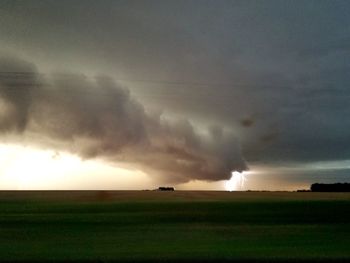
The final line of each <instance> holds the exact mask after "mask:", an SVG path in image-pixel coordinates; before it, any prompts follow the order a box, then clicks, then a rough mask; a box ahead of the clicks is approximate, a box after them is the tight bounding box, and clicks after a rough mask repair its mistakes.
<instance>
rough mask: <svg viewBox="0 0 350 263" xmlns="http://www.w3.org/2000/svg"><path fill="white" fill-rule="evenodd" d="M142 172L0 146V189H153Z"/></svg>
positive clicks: (49, 152)
mask: <svg viewBox="0 0 350 263" xmlns="http://www.w3.org/2000/svg"><path fill="white" fill-rule="evenodd" d="M153 184H154V183H153V182H152V181H151V179H150V178H149V177H148V176H147V175H146V174H145V173H143V172H141V171H137V170H128V169H123V168H120V167H116V166H114V165H111V164H108V163H106V162H104V161H102V160H97V159H96V160H82V159H81V158H79V157H78V156H76V155H73V154H70V153H67V152H58V151H54V150H42V149H38V148H33V147H29V146H20V145H13V144H0V190H5V189H6V190H39V189H40V190H62V189H65V190H77V189H81V190H90V189H99V190H100V189H108V190H115V189H121V190H127V189H135V190H137V189H143V188H150V187H153Z"/></svg>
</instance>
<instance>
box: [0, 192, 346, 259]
mask: <svg viewBox="0 0 350 263" xmlns="http://www.w3.org/2000/svg"><path fill="white" fill-rule="evenodd" d="M135 194H137V193H136V192H135ZM142 194H143V195H145V193H142ZM165 194H167V193H159V194H156V195H155V197H154V198H151V199H148V200H147V201H143V200H144V199H141V198H140V199H137V198H133V199H132V200H131V201H128V200H126V199H123V200H122V201H121V200H118V198H112V199H108V201H103V202H102V201H97V200H95V201H94V200H93V199H89V201H84V200H80V199H76V200H75V199H71V200H66V199H65V200H64V201H59V200H58V199H55V200H51V201H50V202H48V201H45V198H41V199H34V200H31V199H28V197H27V198H20V199H8V198H7V199H6V198H5V199H2V201H1V203H0V260H1V261H24V260H29V261H33V260H35V261H55V260H57V261H149V262H152V261H197V262H201V261H203V262H204V261H215V260H221V261H231V260H247V261H253V260H257V261H284V260H286V261H298V262H299V261H307V260H319V261H324V262H328V261H342V260H343V261H347V260H350V199H349V195H342V196H340V198H331V199H329V200H328V199H327V198H325V196H326V195H327V194H326V193H325V194H324V195H322V198H305V199H304V200H301V199H296V198H293V196H291V198H284V199H283V200H282V199H271V198H270V196H269V193H261V194H260V195H257V197H256V198H255V199H251V198H248V197H249V195H252V194H253V193H245V194H246V195H247V198H248V199H247V200H249V201H245V199H244V198H239V199H237V200H235V199H234V198H230V199H227V198H221V199H220V198H216V199H215V200H214V201H210V200H208V198H192V200H177V199H174V200H169V195H168V196H166V198H163V197H164V195H165ZM254 194H256V193H254ZM146 195H147V194H146ZM152 195H154V193H152ZM218 195H220V193H218ZM294 195H298V193H294ZM157 196H158V197H157ZM243 197H244V195H243Z"/></svg>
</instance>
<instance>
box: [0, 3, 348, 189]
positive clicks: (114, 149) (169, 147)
mask: <svg viewBox="0 0 350 263" xmlns="http://www.w3.org/2000/svg"><path fill="white" fill-rule="evenodd" d="M0 7H1V8H0V35H1V38H0V44H1V49H2V50H3V51H4V52H10V53H12V54H16V55H17V56H18V57H20V58H24V59H25V60H26V61H29V62H32V63H34V64H35V65H34V64H30V63H27V62H23V61H22V62H16V63H14V62H13V61H12V62H11V63H12V66H11V65H10V64H11V63H10V61H11V59H10V61H8V62H6V67H5V65H3V66H2V67H3V68H4V69H7V68H8V69H10V68H11V67H12V69H11V71H24V72H32V73H31V74H22V75H19V74H17V75H15V74H13V75H12V76H10V75H9V74H7V75H6V76H5V75H4V76H2V79H1V82H2V83H3V84H2V86H3V87H6V88H3V90H2V91H1V103H2V105H6V107H5V106H3V108H6V114H4V111H2V119H1V125H0V129H1V131H2V137H4V136H5V135H6V137H11V135H14V134H18V136H19V137H21V138H26V139H21V140H26V141H31V140H34V139H33V138H34V137H35V141H37V142H38V143H39V141H40V142H41V143H42V144H43V145H47V146H48V145H49V146H50V147H51V146H52V147H62V148H64V149H69V150H70V151H71V152H76V153H78V154H80V155H81V156H84V157H86V158H93V157H95V156H99V157H100V156H103V158H105V159H109V160H111V161H115V162H120V161H121V160H123V161H125V162H126V163H128V165H133V166H135V167H137V168H140V167H142V170H144V171H145V170H146V169H149V174H152V175H153V176H155V177H158V176H161V174H163V173H164V174H165V173H166V174H168V176H165V177H164V178H175V179H174V180H175V181H186V180H187V178H193V177H195V178H197V177H198V178H204V179H206V178H212V179H223V178H227V177H228V176H229V174H228V173H227V171H228V170H229V169H230V168H224V167H236V169H238V170H239V169H243V167H245V165H244V164H245V162H244V160H247V162H248V163H249V164H250V167H251V168H252V169H253V168H254V167H261V166H268V167H269V168H273V167H277V168H278V171H279V173H278V174H279V175H278V176H280V177H281V178H280V179H279V180H280V181H283V176H284V175H285V180H286V182H291V180H290V174H289V172H288V171H285V172H283V171H282V170H281V169H280V168H279V167H284V166H285V165H287V166H289V165H293V166H298V167H304V165H305V164H308V163H313V162H324V161H327V162H328V161H336V162H337V161H339V160H349V159H350V147H348V145H349V143H350V141H349V138H350V119H349V118H348V116H349V115H350V107H349V98H350V90H349V87H348V86H349V82H350V74H349V71H350V64H349V61H350V42H349V35H350V26H349V25H350V17H349V13H350V4H349V1H346V0H322V1H320V0H308V1H293V0H285V1H278V0H270V1H258V0H244V1H241V0H235V1H226V0H218V1H206V0H189V1H182V0H179V1H172V0H162V1H158V0H149V1H133V0H128V1H124V0H115V1H109V0H104V1H98V2H96V1H89V0H86V1H79V0H77V1H75V2H74V4H73V3H72V2H71V1H68V0H62V1H51V0H47V1H39V2H38V1H30V0H28V1H17V0H11V1H5V0H4V1H2V2H1V4H0ZM1 63H5V62H1ZM14 64H16V67H15V66H14ZM10 66H11V67H10ZM39 69H40V70H39ZM56 70H58V72H65V73H64V74H51V73H50V72H57V71H56ZM74 72H83V73H85V74H86V75H83V74H77V73H74ZM95 73H102V74H100V75H98V77H93V78H92V77H90V76H92V75H94V74H95ZM106 75H107V76H111V77H112V78H109V77H106ZM87 76H89V77H87ZM10 77H11V78H12V79H11V81H10ZM11 85H12V86H11ZM21 85H22V86H26V87H27V88H28V89H26V90H22V93H20V94H19V93H18V92H17V94H14V92H13V91H9V90H8V89H10V88H9V87H10V86H11V90H12V89H13V88H14V87H13V86H21ZM126 87H127V88H126ZM15 89H16V90H17V89H19V88H15ZM128 90H129V91H128ZM131 94H132V95H131ZM112 101H117V102H118V103H114V102H112ZM14 105H15V106H14ZM116 105H119V106H116ZM143 105H144V106H143ZM118 107H119V108H118ZM157 112H163V113H162V114H158V113H157ZM53 116H54V117H53ZM86 116H90V117H89V118H87V117H86ZM112 116H113V118H114V119H113V120H114V121H112V120H110V118H112ZM173 116H177V117H176V118H175V117H173ZM48 117H50V118H48ZM181 118H182V120H179V119H181ZM176 119H177V120H176ZM119 124H123V129H120V127H121V126H119ZM35 134H42V136H43V137H45V139H43V138H41V139H40V138H38V137H39V136H36V135H35ZM19 137H17V139H14V140H19ZM112 138H118V140H113V139H112ZM73 142H74V143H73ZM145 153H147V154H145ZM243 156H244V157H243ZM231 157H232V158H231ZM157 160H162V162H157ZM176 160H177V161H176ZM239 167H241V168H239ZM213 170H216V171H217V173H212V172H211V171H213ZM174 171H178V172H174ZM180 171H182V172H180ZM198 171H202V172H201V173H199V172H198ZM208 171H210V172H208ZM298 171H299V170H298ZM299 172H300V173H301V174H302V175H301V177H302V176H303V175H305V178H311V179H310V180H314V179H313V177H312V176H311V175H310V173H309V172H307V171H299ZM172 173H174V174H172ZM189 174H191V176H189ZM219 174H220V176H219ZM276 174H277V173H276ZM287 174H288V176H287ZM314 174H316V173H314ZM330 174H331V173H330ZM222 176H223V177H222ZM274 176H275V175H274ZM276 177H277V175H276ZM330 177H331V178H335V177H336V176H335V172H334V173H332V174H331V175H330ZM343 177H344V176H343V175H342V177H339V178H340V179H339V180H343ZM274 178H275V177H274ZM298 178H299V177H298ZM299 179H300V178H299ZM299 179H298V180H299ZM334 180H336V179H334ZM301 181H302V182H305V181H307V179H305V180H300V182H301ZM287 184H288V183H287Z"/></svg>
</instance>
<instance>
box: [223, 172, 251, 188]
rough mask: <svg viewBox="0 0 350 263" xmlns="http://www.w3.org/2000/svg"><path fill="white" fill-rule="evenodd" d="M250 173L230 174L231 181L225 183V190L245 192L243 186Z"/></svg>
mask: <svg viewBox="0 0 350 263" xmlns="http://www.w3.org/2000/svg"><path fill="white" fill-rule="evenodd" d="M251 173H252V172H251V171H243V172H237V171H233V172H231V179H230V180H227V181H226V182H225V189H226V190H227V191H230V192H232V191H243V190H245V188H244V186H245V183H246V181H247V175H248V174H251Z"/></svg>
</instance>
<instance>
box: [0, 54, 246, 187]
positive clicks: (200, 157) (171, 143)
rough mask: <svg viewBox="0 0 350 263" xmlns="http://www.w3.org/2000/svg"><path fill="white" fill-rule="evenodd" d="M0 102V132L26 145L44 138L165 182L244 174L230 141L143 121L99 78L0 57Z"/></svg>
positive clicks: (128, 100) (180, 124)
mask: <svg viewBox="0 0 350 263" xmlns="http://www.w3.org/2000/svg"><path fill="white" fill-rule="evenodd" d="M0 99H1V104H0V109H1V112H0V113H1V118H0V131H1V132H2V133H3V134H5V133H12V134H16V137H15V138H16V139H18V138H21V140H23V138H26V137H28V134H30V135H31V141H30V140H29V141H28V140H27V141H26V142H27V143H40V144H42V146H48V144H49V143H48V142H45V141H46V140H51V143H50V146H51V147H52V146H54V147H57V148H62V149H64V150H68V151H71V152H75V153H77V154H79V155H81V156H82V157H84V158H94V157H101V158H105V159H107V160H110V161H116V162H118V163H123V164H126V165H129V166H132V167H135V168H139V169H141V170H143V171H147V172H148V173H149V174H150V175H151V176H153V177H157V178H158V179H159V180H163V181H166V182H176V183H179V182H187V181H189V180H192V179H202V180H223V179H228V178H229V177H230V172H231V171H232V170H238V171H242V170H245V169H247V166H246V164H245V161H244V159H243V157H242V156H241V154H240V149H239V145H238V142H237V141H236V140H235V138H234V137H232V136H231V135H230V134H224V132H223V130H222V128H221V127H215V128H214V129H213V128H210V130H208V131H207V132H206V133H204V134H203V132H202V135H201V134H200V133H199V132H198V130H196V128H195V127H194V126H193V125H192V124H191V123H190V122H189V121H188V120H185V119H184V120H177V121H176V120H175V121H170V120H167V119H165V118H164V117H162V116H158V117H151V116H150V115H149V114H147V112H146V111H145V109H144V107H143V105H141V104H140V103H139V102H138V101H137V100H135V99H134V98H133V97H132V96H131V95H130V93H129V90H128V89H127V88H125V87H121V86H120V85H118V84H117V83H116V82H115V81H113V79H111V78H109V77H106V76H98V77H96V78H94V79H89V78H87V77H85V76H83V75H78V74H71V73H65V74H54V75H52V76H47V75H43V74H40V73H39V72H38V71H37V70H36V67H35V66H34V65H33V64H31V63H27V62H25V61H22V60H20V59H11V58H9V57H7V58H4V59H0ZM33 135H34V137H35V136H36V138H38V137H39V138H40V142H39V141H36V140H35V139H33ZM52 141H53V142H52ZM55 142H56V145H55Z"/></svg>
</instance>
